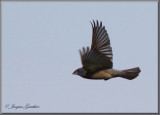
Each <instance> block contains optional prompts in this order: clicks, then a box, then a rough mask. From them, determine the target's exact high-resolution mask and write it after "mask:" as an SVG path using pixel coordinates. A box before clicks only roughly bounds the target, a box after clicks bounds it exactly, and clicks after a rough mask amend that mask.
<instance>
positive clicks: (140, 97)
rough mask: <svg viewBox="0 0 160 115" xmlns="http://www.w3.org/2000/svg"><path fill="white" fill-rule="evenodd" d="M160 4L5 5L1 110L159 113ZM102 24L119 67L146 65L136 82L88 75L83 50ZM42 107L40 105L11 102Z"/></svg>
mask: <svg viewBox="0 0 160 115" xmlns="http://www.w3.org/2000/svg"><path fill="white" fill-rule="evenodd" d="M157 4H158V2H156V1H153V2H126V1H125V2H122V1H121V2H104V1H103V2H102V1H101V2H72V1H70V2H49V1H48V2H5V1H3V2H2V112H24V113H25V112H26V113H27V112H45V113H58V112H60V113H65V112H71V113H72V112H74V113H75V112H76V113H91V112H92V113H94V112H100V113H144V112H149V113H151V112H157V111H158V23H157V22H158V16H157V14H158V13H157V11H158V7H157V6H158V5H157ZM96 19H97V20H99V21H102V24H103V25H104V26H105V28H106V29H107V31H108V34H109V37H110V41H111V47H112V50H113V68H115V69H120V70H122V69H130V68H133V67H140V69H141V73H140V75H139V76H138V77H137V78H136V79H134V80H131V81H130V80H126V79H123V78H116V79H110V80H108V81H104V80H88V79H84V78H81V77H79V76H75V75H72V72H73V71H74V70H75V69H77V68H79V67H81V66H82V65H81V60H80V56H79V52H78V50H79V49H81V48H82V47H83V46H84V47H87V46H90V45H91V39H92V28H91V24H90V21H92V20H96ZM13 104H15V106H25V105H26V104H30V105H37V106H40V108H34V109H31V108H30V109H21V108H19V109H13V108H12V109H8V108H7V107H6V106H8V107H11V106H12V105H13Z"/></svg>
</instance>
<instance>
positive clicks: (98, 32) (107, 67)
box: [72, 20, 141, 80]
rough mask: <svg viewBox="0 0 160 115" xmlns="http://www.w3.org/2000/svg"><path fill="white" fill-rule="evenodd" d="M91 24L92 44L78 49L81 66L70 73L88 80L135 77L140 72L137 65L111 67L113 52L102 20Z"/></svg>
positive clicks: (128, 78)
mask: <svg viewBox="0 0 160 115" xmlns="http://www.w3.org/2000/svg"><path fill="white" fill-rule="evenodd" d="M90 23H91V25H92V44H91V48H90V47H86V48H85V47H83V48H82V50H79V53H80V57H81V63H82V67H81V68H78V69H76V70H75V71H74V72H73V73H72V74H74V75H78V76H80V77H82V78H86V79H90V80H109V79H111V78H117V77H121V78H124V79H127V80H133V79H135V78H136V77H137V76H138V75H139V73H140V72H141V70H140V68H139V67H134V68H131V69H125V70H118V69H113V53H112V47H111V45H110V39H109V35H108V33H107V30H106V29H105V26H103V25H102V21H100V22H99V21H98V20H96V21H94V20H93V22H90Z"/></svg>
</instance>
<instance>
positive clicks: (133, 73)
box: [119, 67, 141, 80]
mask: <svg viewBox="0 0 160 115" xmlns="http://www.w3.org/2000/svg"><path fill="white" fill-rule="evenodd" d="M140 72H141V70H140V69H139V67H136V68H132V69H126V70H122V74H121V75H120V76H119V77H122V78H125V79H128V80H132V79H134V78H136V77H137V76H138V75H139V73H140Z"/></svg>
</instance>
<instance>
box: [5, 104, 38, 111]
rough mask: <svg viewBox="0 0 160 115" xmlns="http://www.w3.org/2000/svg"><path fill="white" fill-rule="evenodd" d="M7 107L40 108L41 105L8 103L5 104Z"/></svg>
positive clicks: (15, 108)
mask: <svg viewBox="0 0 160 115" xmlns="http://www.w3.org/2000/svg"><path fill="white" fill-rule="evenodd" d="M5 108H6V109H14V110H17V109H34V108H40V106H37V105H31V104H25V105H24V106H22V105H16V104H6V105H5Z"/></svg>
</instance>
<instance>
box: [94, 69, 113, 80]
mask: <svg viewBox="0 0 160 115" xmlns="http://www.w3.org/2000/svg"><path fill="white" fill-rule="evenodd" d="M108 78H112V74H111V73H109V72H107V71H105V70H101V71H99V72H96V73H94V74H93V75H92V79H108Z"/></svg>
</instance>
